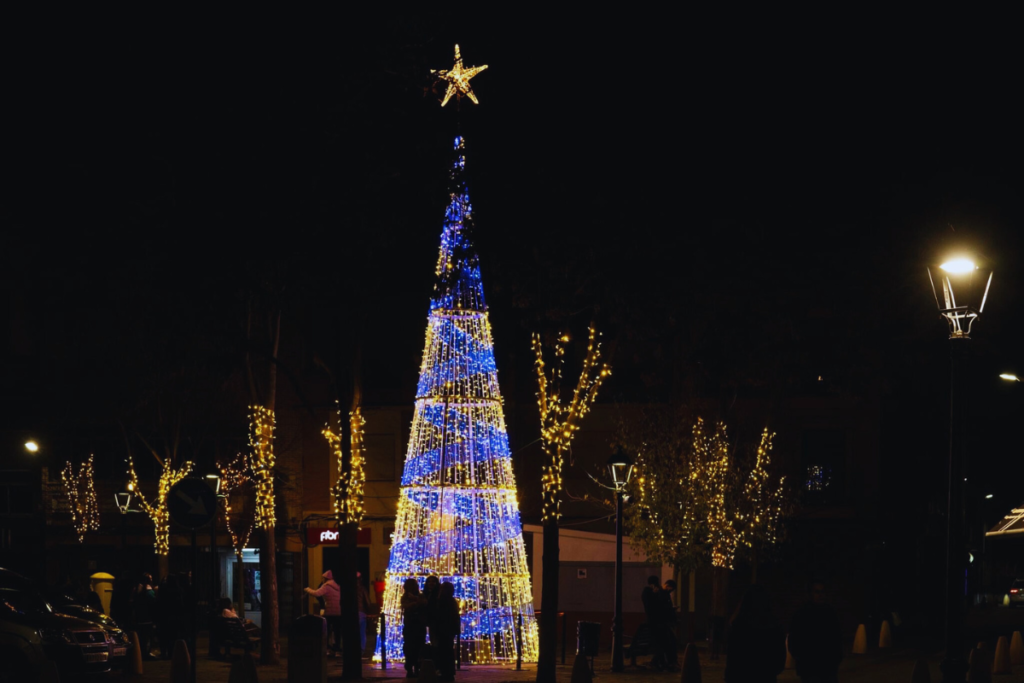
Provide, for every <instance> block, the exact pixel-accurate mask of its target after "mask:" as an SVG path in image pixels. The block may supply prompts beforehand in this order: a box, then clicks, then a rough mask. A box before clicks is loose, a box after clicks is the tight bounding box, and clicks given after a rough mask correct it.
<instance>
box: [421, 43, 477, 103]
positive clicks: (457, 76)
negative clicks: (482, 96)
mask: <svg viewBox="0 0 1024 683" xmlns="http://www.w3.org/2000/svg"><path fill="white" fill-rule="evenodd" d="M486 68H487V65H486V64H484V65H483V66H471V67H469V68H466V67H464V66H462V53H461V52H460V51H459V46H458V45H456V46H455V66H453V67H452V68H451V69H445V70H441V71H435V70H434V69H431V70H430V73H432V74H437V78H438V79H439V80H442V81H447V82H448V90H447V91H446V92H445V94H444V99H443V100H441V106H442V107H443V106H444V105H446V104H448V100H450V99H451V98H452V95H455V96H456V97H457V98H460V99H461V98H462V96H463V95H465V96H466V97H468V98H469V99H470V100H471V101H472V102H473V104H480V101H479V100H478V99H476V95H475V94H473V88H472V87H470V85H469V79H471V78H473V76H476V75H477V74H478V73H480V72H481V71H483V70H484V69H486Z"/></svg>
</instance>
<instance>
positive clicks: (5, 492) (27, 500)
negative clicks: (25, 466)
mask: <svg viewBox="0 0 1024 683" xmlns="http://www.w3.org/2000/svg"><path fill="white" fill-rule="evenodd" d="M31 483H32V473H31V472H24V471H14V472H12V471H6V472H0V515H31V514H32V511H33V510H32V508H33V505H32V499H33V496H32V486H31Z"/></svg>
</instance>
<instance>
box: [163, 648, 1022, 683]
mask: <svg viewBox="0 0 1024 683" xmlns="http://www.w3.org/2000/svg"><path fill="white" fill-rule="evenodd" d="M206 648H207V641H206V640H205V639H202V638H201V639H200V640H199V643H198V649H199V652H200V656H199V661H198V662H197V664H196V669H197V676H198V683H227V680H228V675H229V673H230V671H231V663H230V662H227V661H223V660H216V659H210V658H208V657H207V656H206V651H207V650H206ZM282 653H283V655H284V657H282V660H281V663H280V664H278V665H275V666H259V667H258V669H259V680H260V683H287V680H288V663H287V659H286V657H287V641H285V642H283V643H282ZM918 656H919V654H918V653H917V652H916V651H913V650H910V649H899V648H895V649H893V650H891V651H888V652H877V651H876V652H873V653H870V654H867V655H860V656H849V657H847V658H846V659H845V660H844V661H843V664H842V666H841V667H840V674H839V680H840V681H841V682H842V683H908V681H910V675H911V673H912V672H913V670H914V663H915V662H916V661H917V658H918ZM236 657H237V655H236ZM680 659H682V654H681V653H680ZM940 660H941V656H940V655H933V656H931V657H929V658H928V662H929V665H930V666H931V678H932V680H933V681H938V680H940V675H939V661H940ZM257 661H259V660H258V655H257ZM327 662H328V680H329V681H338V680H339V679H340V677H341V660H340V659H328V660H327ZM144 668H145V680H146V681H154V682H161V683H163V682H165V681H170V669H171V666H170V662H169V661H155V662H145V665H144ZM594 669H595V673H596V674H597V676H596V679H595V680H596V681H599V682H600V683H641V682H642V681H659V682H662V683H670V682H671V683H677V682H678V681H679V678H680V675H679V673H661V672H654V671H649V670H647V669H645V668H642V667H636V668H634V667H628V666H627V667H626V671H625V672H623V673H621V674H613V673H611V672H610V671H608V657H607V656H606V655H605V656H601V657H598V659H597V660H596V661H595V664H594ZM536 671H537V670H536V665H534V664H524V665H523V670H522V671H516V670H515V665H508V666H505V665H477V666H469V665H465V666H463V667H462V670H461V671H459V672H458V674H457V675H456V681H458V682H459V683H527V682H531V683H532V681H534V680H535V678H536ZM571 673H572V666H571V665H570V664H569V662H568V661H567V662H566V665H565V666H561V665H559V666H558V680H559V683H569V680H570V677H571ZM724 673H725V662H724V659H723V660H720V661H718V662H710V661H708V660H707V655H706V653H703V652H702V653H701V674H702V679H703V681H704V683H724V680H725V679H724ZM363 678H364V679H366V680H369V681H373V682H375V683H376V682H377V681H388V680H394V681H404V680H406V679H405V670H404V669H403V668H402V665H401V664H397V665H395V664H392V665H390V666H389V668H388V669H387V670H381V668H380V665H379V664H372V663H371V662H367V661H364V662H363ZM778 680H779V683H798V682H799V680H800V679H799V678H797V676H796V672H794V671H792V670H787V671H785V672H783V674H782V675H781V676H779V679H778ZM993 680H994V681H995V682H996V683H1024V666H1017V667H1014V671H1013V674H1012V675H1008V676H994V677H993Z"/></svg>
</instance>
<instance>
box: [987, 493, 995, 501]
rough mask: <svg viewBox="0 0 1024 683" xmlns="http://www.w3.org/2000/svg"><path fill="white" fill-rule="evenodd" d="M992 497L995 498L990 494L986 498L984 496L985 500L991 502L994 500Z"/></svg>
mask: <svg viewBox="0 0 1024 683" xmlns="http://www.w3.org/2000/svg"><path fill="white" fill-rule="evenodd" d="M994 497H995V494H994V493H990V494H988V495H987V496H985V500H992V498H994Z"/></svg>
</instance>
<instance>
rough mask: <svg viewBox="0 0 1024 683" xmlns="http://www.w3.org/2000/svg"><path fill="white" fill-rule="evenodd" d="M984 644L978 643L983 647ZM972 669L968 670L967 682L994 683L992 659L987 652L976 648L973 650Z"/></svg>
mask: <svg viewBox="0 0 1024 683" xmlns="http://www.w3.org/2000/svg"><path fill="white" fill-rule="evenodd" d="M983 644H984V643H978V645H983ZM969 661H970V667H969V668H968V670H967V680H968V681H969V682H970V683H992V658H991V657H989V654H988V652H987V651H986V650H983V649H981V648H975V649H973V650H971V658H970V660H969Z"/></svg>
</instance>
